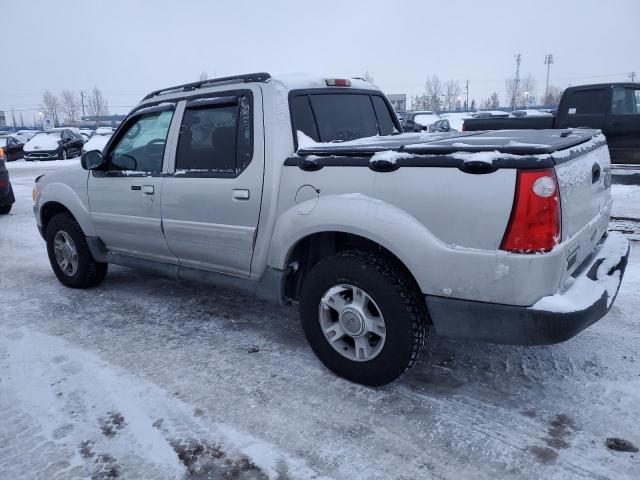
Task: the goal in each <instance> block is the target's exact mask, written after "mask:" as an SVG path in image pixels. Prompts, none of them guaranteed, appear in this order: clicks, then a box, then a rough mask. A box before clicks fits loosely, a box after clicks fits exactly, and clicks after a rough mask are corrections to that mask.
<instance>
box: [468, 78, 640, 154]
mask: <svg viewBox="0 0 640 480" xmlns="http://www.w3.org/2000/svg"><path fill="white" fill-rule="evenodd" d="M580 127H586V128H598V129H600V130H602V133H604V135H605V136H606V137H607V144H608V145H609V154H610V156H611V162H612V163H617V164H640V83H602V84H596V85H582V86H576V87H569V88H567V89H566V90H565V91H564V94H563V95H562V98H561V99H560V105H559V106H558V113H557V114H556V116H555V117H522V118H473V119H468V120H465V121H464V126H463V128H462V129H463V131H477V130H523V129H526V130H541V129H549V128H560V129H566V128H580Z"/></svg>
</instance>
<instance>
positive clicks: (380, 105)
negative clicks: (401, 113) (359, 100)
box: [371, 95, 394, 135]
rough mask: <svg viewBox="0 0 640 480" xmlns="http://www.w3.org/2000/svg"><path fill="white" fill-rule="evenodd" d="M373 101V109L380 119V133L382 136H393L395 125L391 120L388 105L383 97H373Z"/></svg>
mask: <svg viewBox="0 0 640 480" xmlns="http://www.w3.org/2000/svg"><path fill="white" fill-rule="evenodd" d="M371 101H372V102H373V108H374V109H375V111H376V117H377V118H378V130H379V131H380V135H391V134H392V133H393V130H394V125H393V120H391V115H389V109H388V108H387V104H386V103H385V101H384V100H383V99H382V97H379V96H377V95H376V96H374V97H371Z"/></svg>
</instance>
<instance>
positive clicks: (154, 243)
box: [88, 104, 178, 264]
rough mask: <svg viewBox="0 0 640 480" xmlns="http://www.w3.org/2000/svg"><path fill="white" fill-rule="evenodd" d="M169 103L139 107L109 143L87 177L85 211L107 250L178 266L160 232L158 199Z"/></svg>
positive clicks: (170, 109) (172, 109)
mask: <svg viewBox="0 0 640 480" xmlns="http://www.w3.org/2000/svg"><path fill="white" fill-rule="evenodd" d="M173 112H174V105H166V104H165V105H163V106H161V107H151V108H145V109H143V110H141V113H140V114H137V115H136V114H135V113H134V114H133V116H131V117H129V118H128V119H127V120H126V123H125V125H123V128H122V129H120V130H119V131H118V133H117V135H116V137H114V138H113V140H112V141H110V142H109V146H108V148H107V151H106V153H105V155H106V157H105V158H106V162H105V168H104V169H103V170H99V171H98V170H92V171H91V173H90V175H89V184H88V190H89V192H88V193H89V209H90V211H91V218H92V220H93V224H94V227H95V229H96V232H97V234H98V236H99V237H100V239H101V240H102V241H103V242H104V243H105V246H106V247H107V250H108V251H110V252H113V253H118V254H122V255H129V256H135V257H139V258H144V259H148V260H157V261H162V262H165V263H171V264H178V260H177V258H176V257H175V255H173V253H171V251H170V250H169V247H168V245H167V242H166V241H165V238H164V234H163V231H162V224H161V216H160V198H161V194H162V171H163V166H164V165H166V159H165V152H166V151H167V149H166V148H165V146H166V143H167V141H168V139H169V130H170V127H171V122H172V119H173Z"/></svg>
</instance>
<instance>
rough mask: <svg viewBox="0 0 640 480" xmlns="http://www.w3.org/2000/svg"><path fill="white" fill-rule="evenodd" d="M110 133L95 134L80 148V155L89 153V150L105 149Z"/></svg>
mask: <svg viewBox="0 0 640 480" xmlns="http://www.w3.org/2000/svg"><path fill="white" fill-rule="evenodd" d="M111 135H112V133H111V132H109V133H98V132H96V133H95V134H94V135H93V137H91V138H90V139H89V141H88V142H87V143H85V144H84V145H83V146H82V153H85V152H90V151H91V150H100V151H102V149H103V148H104V147H105V145H106V144H107V142H108V141H109V139H110V138H111Z"/></svg>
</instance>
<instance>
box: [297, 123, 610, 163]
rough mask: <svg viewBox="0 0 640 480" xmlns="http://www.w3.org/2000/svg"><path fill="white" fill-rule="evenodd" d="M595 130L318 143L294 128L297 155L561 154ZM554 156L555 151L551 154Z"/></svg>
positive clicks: (579, 146)
mask: <svg viewBox="0 0 640 480" xmlns="http://www.w3.org/2000/svg"><path fill="white" fill-rule="evenodd" d="M604 141H605V138H604V136H603V135H602V134H601V133H600V131H599V130H589V129H579V130H501V131H491V132H451V133H402V134H397V135H387V136H375V137H366V138H360V139H357V140H350V141H346V142H331V143H318V142H315V141H314V140H312V139H311V138H309V137H307V136H306V135H304V134H303V133H302V132H298V147H299V148H298V151H297V154H298V155H300V156H309V155H320V156H331V155H363V156H365V155H373V154H376V153H379V152H384V151H395V152H403V153H407V154H414V155H449V154H457V153H460V152H468V153H476V152H495V153H496V154H501V155H503V154H506V155H527V156H531V155H549V154H556V152H560V151H562V153H561V154H560V155H561V156H562V157H564V156H567V155H570V154H571V153H573V152H574V151H584V150H589V149H591V148H592V147H593V146H595V145H597V144H599V143H603V142H604ZM556 156H558V155H557V154H556V155H554V157H556Z"/></svg>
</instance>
